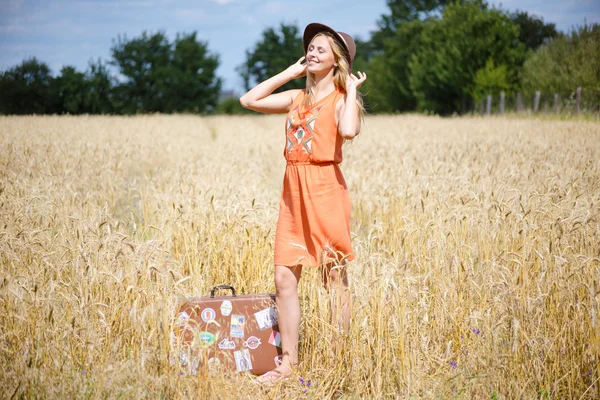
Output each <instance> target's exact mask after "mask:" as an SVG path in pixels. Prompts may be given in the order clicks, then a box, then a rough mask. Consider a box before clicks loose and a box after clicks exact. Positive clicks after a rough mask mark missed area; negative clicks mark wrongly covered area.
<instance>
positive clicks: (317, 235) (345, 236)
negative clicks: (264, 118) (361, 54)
mask: <svg viewBox="0 0 600 400" xmlns="http://www.w3.org/2000/svg"><path fill="white" fill-rule="evenodd" d="M304 95H305V91H304V90H302V91H301V92H300V93H299V94H298V96H297V97H296V98H295V99H294V102H293V103H292V106H291V108H290V112H289V113H288V115H287V118H286V121H285V131H286V145H285V148H284V151H283V154H284V156H285V159H286V160H287V165H286V169H285V175H284V178H283V192H282V195H281V203H280V206H279V218H278V220H277V231H276V234H275V265H283V266H294V265H310V266H317V265H323V264H324V263H329V262H337V263H344V262H345V261H351V260H353V259H354V253H353V251H352V242H351V239H350V212H351V209H352V205H351V203H350V197H349V196H348V188H347V187H346V182H345V180H344V176H343V175H342V171H341V170H340V168H339V165H338V164H339V163H340V162H341V161H342V144H343V139H342V137H341V136H340V135H339V134H338V127H337V124H336V122H335V105H336V103H337V101H338V100H339V98H340V96H343V94H342V93H341V92H339V91H338V90H337V89H336V90H334V91H333V92H331V93H330V94H329V95H327V96H326V97H324V98H323V99H321V100H319V101H318V102H316V103H314V104H313V105H312V106H311V108H310V109H308V110H305V109H304V107H303V105H302V101H303V100H304Z"/></svg>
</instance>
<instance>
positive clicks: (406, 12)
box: [371, 0, 459, 51]
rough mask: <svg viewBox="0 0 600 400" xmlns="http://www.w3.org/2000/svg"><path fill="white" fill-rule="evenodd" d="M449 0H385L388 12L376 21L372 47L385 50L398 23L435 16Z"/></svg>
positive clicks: (394, 35) (450, 0)
mask: <svg viewBox="0 0 600 400" xmlns="http://www.w3.org/2000/svg"><path fill="white" fill-rule="evenodd" d="M455 1H459V0H455ZM451 2H452V0H387V6H388V8H389V10H390V13H389V15H382V16H381V19H379V20H378V21H377V26H378V30H377V31H375V32H374V33H373V35H372V37H371V43H372V46H373V48H374V49H375V50H376V51H385V42H386V40H387V39H390V38H395V37H396V31H397V29H398V27H399V26H400V25H402V24H403V23H406V22H411V21H415V20H421V21H424V20H427V19H429V18H432V17H435V16H436V15H439V14H440V13H441V12H442V11H443V9H444V7H446V6H447V5H448V4H449V3H451Z"/></svg>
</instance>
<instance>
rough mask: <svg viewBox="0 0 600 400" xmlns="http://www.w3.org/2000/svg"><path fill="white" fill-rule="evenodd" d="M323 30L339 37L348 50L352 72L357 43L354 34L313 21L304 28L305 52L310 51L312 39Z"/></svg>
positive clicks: (348, 59)
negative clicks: (353, 37) (309, 46)
mask: <svg viewBox="0 0 600 400" xmlns="http://www.w3.org/2000/svg"><path fill="white" fill-rule="evenodd" d="M321 32H329V33H331V34H332V35H333V37H335V38H336V39H337V41H338V42H339V43H340V44H341V45H342V47H343V48H344V50H345V51H346V54H345V56H346V60H347V61H348V66H349V68H350V71H349V72H352V62H353V61H354V56H355V55H356V44H355V43H354V39H352V36H350V35H348V34H347V33H345V32H338V31H336V30H335V29H333V28H331V27H329V26H327V25H323V24H319V23H317V22H313V23H312V24H308V25H307V26H306V28H304V35H303V37H302V44H303V45H304V54H305V55H306V52H307V51H308V45H309V44H310V42H311V40H313V38H314V37H315V36H316V35H317V34H318V33H321Z"/></svg>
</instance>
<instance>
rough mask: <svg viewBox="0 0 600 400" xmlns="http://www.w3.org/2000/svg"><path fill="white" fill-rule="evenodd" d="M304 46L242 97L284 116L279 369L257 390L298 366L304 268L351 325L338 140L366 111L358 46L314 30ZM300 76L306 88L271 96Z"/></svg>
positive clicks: (342, 321)
mask: <svg viewBox="0 0 600 400" xmlns="http://www.w3.org/2000/svg"><path fill="white" fill-rule="evenodd" d="M303 45H304V51H305V56H304V57H301V58H300V59H299V60H298V61H297V62H296V63H295V64H293V65H291V66H290V67H288V68H287V69H286V70H285V71H283V72H281V73H279V74H277V75H275V76H273V77H271V78H269V79H267V80H266V81H264V82H261V83H260V84H258V85H256V86H255V87H254V88H252V89H251V90H250V91H249V92H248V93H246V94H245V95H243V96H242V97H241V98H240V103H241V104H242V105H243V106H244V107H245V108H248V109H251V110H254V111H258V112H264V113H287V118H286V121H285V133H286V139H285V140H286V144H285V148H284V156H285V159H286V161H287V165H286V169H285V175H284V180H283V192H282V196H281V203H280V208H279V218H278V221H277V230H276V234H275V260H274V263H275V291H276V301H277V308H278V313H279V330H280V333H281V344H282V352H283V356H282V362H281V364H280V365H279V366H277V367H276V368H275V369H274V370H272V371H269V372H267V373H266V374H264V375H261V376H260V377H258V378H257V381H258V382H259V383H272V382H276V381H278V380H280V379H287V378H288V377H289V376H290V375H291V373H292V372H293V369H294V367H295V366H296V365H297V363H298V330H299V326H300V302H299V299H298V282H299V280H300V275H301V272H302V268H303V267H304V266H314V267H318V268H321V269H322V272H323V273H322V276H323V283H324V285H325V287H326V288H327V289H328V290H329V289H332V290H334V296H332V298H333V301H332V303H333V304H332V305H331V315H332V319H333V321H332V322H333V323H334V326H339V325H341V326H340V328H343V329H345V330H347V329H348V328H349V324H350V312H351V296H350V290H349V288H348V276H347V273H346V268H347V267H346V265H347V262H348V261H352V260H353V259H354V253H353V251H352V243H351V240H350V211H351V203H350V198H349V196H348V190H347V187H346V182H345V181H344V177H343V175H342V171H341V170H340V168H339V163H340V162H341V161H342V144H343V143H344V141H345V140H350V139H353V138H354V137H355V136H356V135H358V134H359V132H360V127H361V119H362V116H363V112H364V109H363V105H362V99H361V97H360V95H359V93H358V88H359V87H360V86H361V85H362V83H363V82H364V81H365V80H366V79H367V76H366V74H364V73H361V72H358V76H355V75H354V74H352V62H353V60H354V56H355V53H356V46H355V44H354V40H353V39H352V37H350V35H348V34H346V33H343V32H337V31H335V30H334V29H332V28H330V27H328V26H326V25H323V24H318V23H312V24H309V25H308V26H307V27H306V29H305V30H304V35H303ZM303 76H306V89H303V90H298V89H296V90H287V91H284V92H281V93H276V94H272V93H273V91H275V90H276V89H277V88H279V87H281V86H282V85H284V84H285V83H287V82H289V81H291V80H293V79H297V78H301V77H303Z"/></svg>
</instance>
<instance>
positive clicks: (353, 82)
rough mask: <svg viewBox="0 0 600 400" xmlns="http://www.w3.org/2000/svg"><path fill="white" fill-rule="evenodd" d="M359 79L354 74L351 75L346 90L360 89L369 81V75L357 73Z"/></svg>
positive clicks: (347, 80)
mask: <svg viewBox="0 0 600 400" xmlns="http://www.w3.org/2000/svg"><path fill="white" fill-rule="evenodd" d="M357 73H358V77H357V76H356V75H354V74H349V75H348V78H347V79H346V90H350V89H358V88H360V85H362V84H363V82H364V81H366V80H367V74H365V73H364V72H360V71H357Z"/></svg>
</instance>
